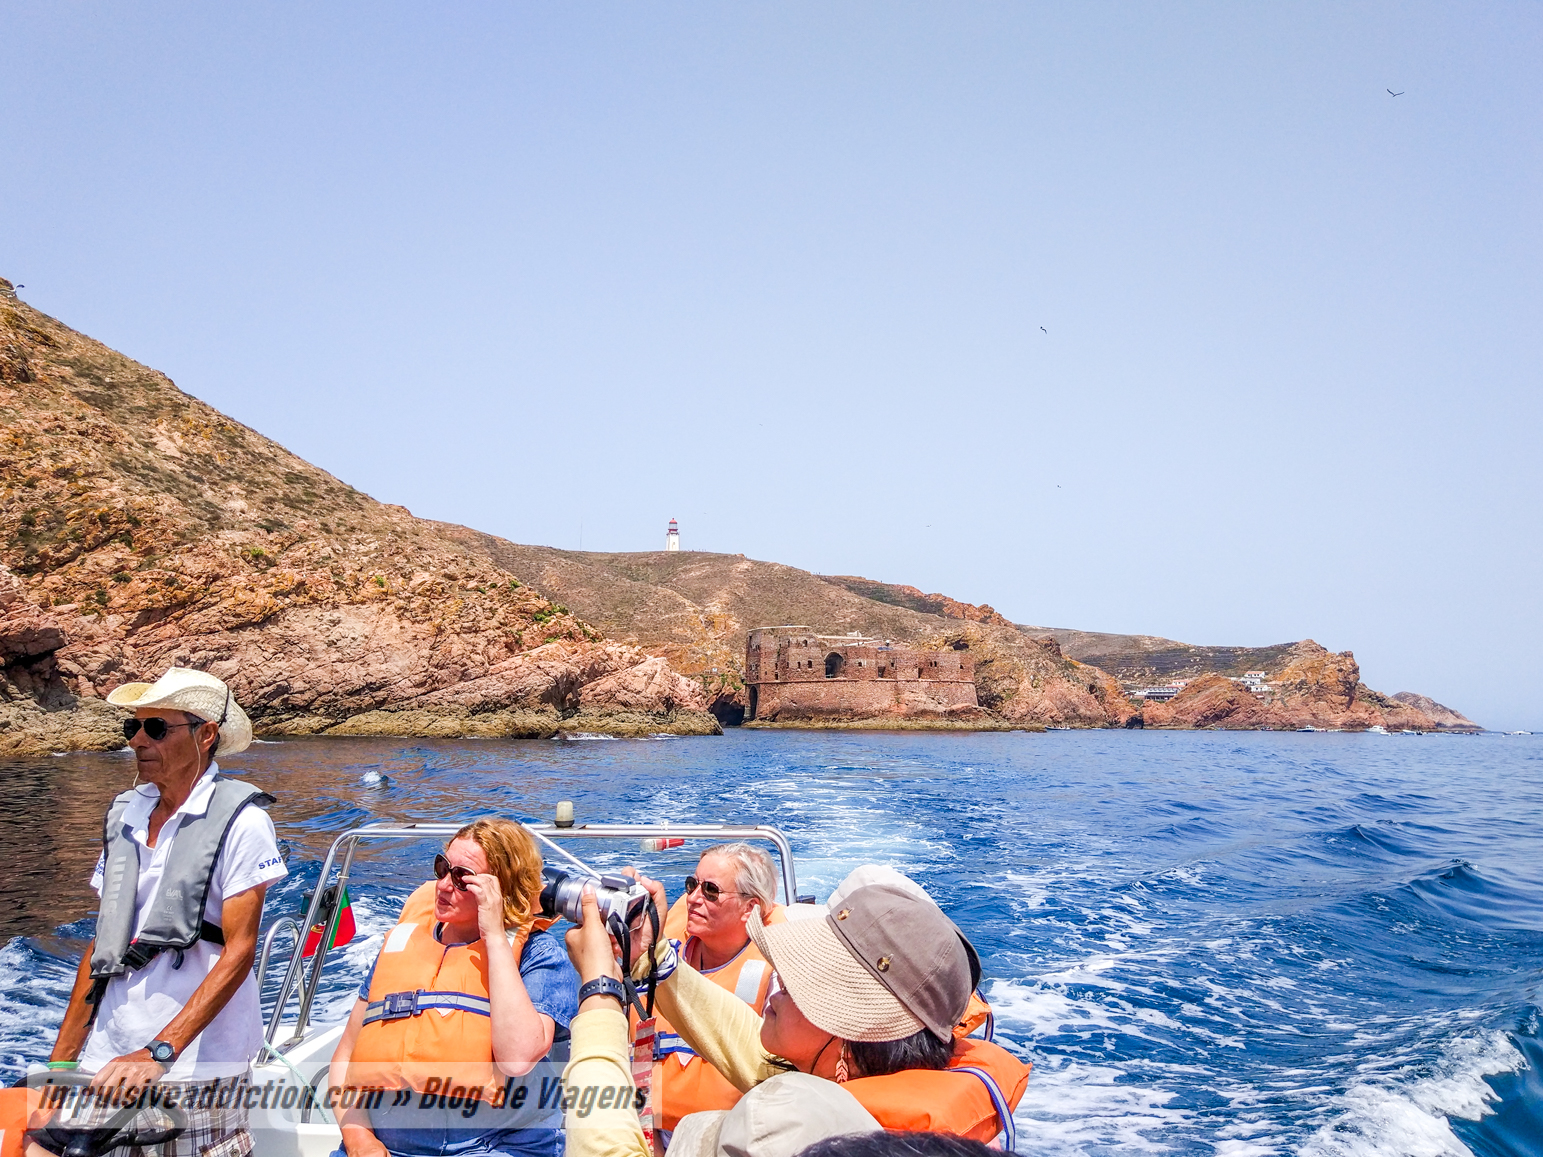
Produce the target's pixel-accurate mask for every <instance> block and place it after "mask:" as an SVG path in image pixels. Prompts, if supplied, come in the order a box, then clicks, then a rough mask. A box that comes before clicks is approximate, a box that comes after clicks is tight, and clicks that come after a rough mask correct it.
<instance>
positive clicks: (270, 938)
mask: <svg viewBox="0 0 1543 1157" xmlns="http://www.w3.org/2000/svg"><path fill="white" fill-rule="evenodd" d="M281 932H289V933H291V934H292V935H293V936H294V938H295V943H296V944H298V943H300V940H301V937H300V924H299V922H298V921H296V919H295V918H294V917H293V916H280V917H279V918H278V919H277V920H275V921H274V922H273V927H271V928H269V929H268V934H267V935H266V936H264V937H263V950H262V952H261V953H260V954H259V955H258V957H257V991H258V992H261V991H262V990H263V979H264V978H265V977H266V976H267V975H268V958H269V957H271V956H272V955H273V942H274V941H275V940H277V939H278V937H279V933H281Z"/></svg>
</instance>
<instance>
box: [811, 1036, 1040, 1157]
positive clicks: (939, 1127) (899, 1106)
mask: <svg viewBox="0 0 1543 1157" xmlns="http://www.w3.org/2000/svg"><path fill="white" fill-rule="evenodd" d="M1030 1068H1031V1066H1030V1065H1028V1064H1026V1063H1025V1062H1023V1061H1020V1060H1019V1059H1018V1058H1017V1057H1015V1056H1013V1054H1012V1053H1010V1052H1008V1051H1007V1050H1006V1049H1004V1048H1003V1047H1002V1046H1001V1045H997V1044H993V1043H991V1042H990V1041H984V1040H977V1039H975V1038H974V1037H959V1038H956V1039H955V1041H954V1056H953V1059H952V1060H950V1061H949V1062H948V1068H946V1069H906V1070H905V1071H904V1072H899V1073H890V1074H889V1075H888V1076H883V1077H856V1078H854V1079H853V1080H850V1081H848V1082H847V1083H846V1084H844V1085H842V1086H841V1087H842V1088H844V1089H845V1090H846V1091H847V1092H849V1093H851V1094H852V1095H853V1096H854V1097H856V1098H857V1100H858V1102H859V1103H860V1104H861V1105H862V1107H863V1108H865V1109H867V1110H868V1112H870V1113H872V1114H873V1116H874V1119H875V1120H877V1121H878V1123H879V1124H881V1125H883V1126H884V1127H885V1128H886V1129H895V1130H899V1131H901V1132H913V1133H953V1134H954V1135H956V1136H959V1137H970V1138H972V1139H974V1140H976V1141H983V1142H986V1143H987V1144H989V1143H990V1142H991V1141H992V1139H993V1138H995V1137H996V1135H997V1134H998V1133H1005V1134H1006V1135H1007V1136H1006V1140H1005V1143H1004V1145H1003V1148H1005V1149H1007V1150H1008V1151H1009V1152H1010V1151H1011V1150H1012V1149H1013V1146H1014V1144H1015V1141H1016V1137H1015V1133H1014V1129H1013V1110H1014V1109H1015V1108H1017V1107H1018V1102H1019V1101H1020V1100H1022V1099H1023V1092H1024V1090H1025V1089H1027V1088H1028V1087H1029V1069H1030Z"/></svg>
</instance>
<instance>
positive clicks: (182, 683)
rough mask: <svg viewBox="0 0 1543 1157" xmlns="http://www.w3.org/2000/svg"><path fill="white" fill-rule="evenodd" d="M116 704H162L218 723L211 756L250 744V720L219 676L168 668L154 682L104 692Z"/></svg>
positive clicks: (188, 669) (233, 750)
mask: <svg viewBox="0 0 1543 1157" xmlns="http://www.w3.org/2000/svg"><path fill="white" fill-rule="evenodd" d="M107 701H108V702H109V703H111V704H113V705H114V706H117V707H132V708H135V709H138V708H140V707H164V708H166V709H167V710H168V711H186V712H187V713H188V714H189V715H196V716H198V717H199V718H200V719H202V720H205V721H206V722H209V723H218V724H219V725H220V745H219V747H218V748H217V749H216V750H215V755H216V756H220V755H235V754H236V752H238V751H245V750H246V749H247V748H248V747H250V746H251V745H252V721H251V720H250V719H248V718H247V717H246V712H245V711H243V710H241V704H239V703H237V702H236V697H235V696H234V695H232V694H231V692H230V688H229V687H228V686H226V685H225V681H224V680H223V679H216V678H215V677H214V676H213V675H210V674H207V673H206V672H203V671H194V670H193V669H192V668H191V667H171V668H169V669H168V670H167V672H166V674H164V675H162V676H161V677H160V678H159V679H157V680H156V681H155V682H154V683H125V684H124V685H123V686H121V687H115V688H114V689H113V690H112V691H110V692H108V695H107Z"/></svg>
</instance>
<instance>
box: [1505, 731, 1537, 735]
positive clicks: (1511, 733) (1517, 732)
mask: <svg viewBox="0 0 1543 1157" xmlns="http://www.w3.org/2000/svg"><path fill="white" fill-rule="evenodd" d="M1506 734H1507V735H1531V734H1532V732H1530V731H1507V732H1506Z"/></svg>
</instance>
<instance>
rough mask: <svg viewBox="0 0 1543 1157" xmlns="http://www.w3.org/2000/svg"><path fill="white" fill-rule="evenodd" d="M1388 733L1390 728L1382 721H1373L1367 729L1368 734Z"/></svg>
mask: <svg viewBox="0 0 1543 1157" xmlns="http://www.w3.org/2000/svg"><path fill="white" fill-rule="evenodd" d="M1387 733H1388V729H1387V728H1386V727H1384V726H1383V725H1382V724H1380V723H1373V724H1372V725H1371V726H1370V727H1368V728H1367V729H1366V734H1368V735H1386V734H1387Z"/></svg>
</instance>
